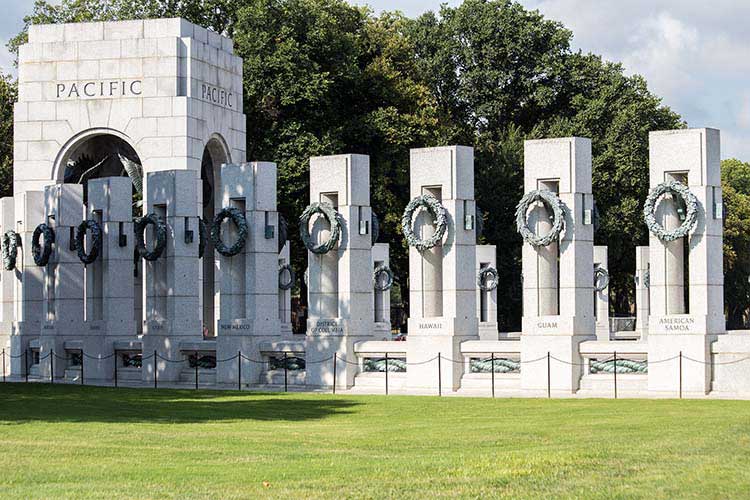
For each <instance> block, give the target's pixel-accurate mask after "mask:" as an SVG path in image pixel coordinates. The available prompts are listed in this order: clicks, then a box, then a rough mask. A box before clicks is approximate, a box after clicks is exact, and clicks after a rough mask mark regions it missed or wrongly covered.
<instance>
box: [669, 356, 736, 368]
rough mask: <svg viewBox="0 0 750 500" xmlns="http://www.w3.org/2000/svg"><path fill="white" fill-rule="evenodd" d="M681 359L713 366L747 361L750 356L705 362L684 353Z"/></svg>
mask: <svg viewBox="0 0 750 500" xmlns="http://www.w3.org/2000/svg"><path fill="white" fill-rule="evenodd" d="M682 359H687V360H688V361H692V362H694V363H699V364H702V365H714V366H715V365H734V364H736V363H739V362H741V361H747V360H748V359H750V356H747V357H745V358H740V359H735V360H733V361H722V362H716V361H709V362H706V361H701V360H700V359H693V358H691V357H689V356H686V355H684V354H683V355H682Z"/></svg>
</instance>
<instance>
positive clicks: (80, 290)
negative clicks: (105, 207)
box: [39, 184, 89, 378]
mask: <svg viewBox="0 0 750 500" xmlns="http://www.w3.org/2000/svg"><path fill="white" fill-rule="evenodd" d="M44 210H45V216H46V218H45V222H46V224H47V225H48V226H49V227H50V228H51V229H52V230H53V231H54V232H55V242H54V243H53V244H52V253H51V255H50V258H49V262H48V263H47V265H46V266H44V285H43V288H44V290H43V297H44V305H43V311H42V313H43V322H42V330H41V335H40V337H39V354H40V356H41V357H42V358H44V357H46V356H52V355H54V356H55V360H54V363H52V364H50V363H49V362H43V363H41V364H40V366H39V373H40V375H41V376H42V377H43V378H49V377H50V367H51V366H52V367H53V368H54V377H55V378H63V377H64V376H65V369H66V366H67V365H68V360H66V359H63V358H67V357H69V356H68V353H66V344H67V343H73V342H80V339H81V336H82V335H87V334H89V332H88V331H87V330H88V327H89V325H87V324H85V323H84V274H83V264H82V263H81V261H80V260H79V259H78V253H77V252H76V250H75V248H74V247H73V241H74V239H75V230H76V228H77V227H78V225H79V224H80V223H81V221H82V220H83V186H82V185H80V184H55V185H52V186H47V188H45V190H44ZM77 347H79V346H78V345H77Z"/></svg>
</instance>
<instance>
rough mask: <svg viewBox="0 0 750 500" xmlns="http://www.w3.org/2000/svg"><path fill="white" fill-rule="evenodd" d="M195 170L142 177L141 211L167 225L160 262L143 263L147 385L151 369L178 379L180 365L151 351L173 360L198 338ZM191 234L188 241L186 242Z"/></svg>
mask: <svg viewBox="0 0 750 500" xmlns="http://www.w3.org/2000/svg"><path fill="white" fill-rule="evenodd" d="M197 186H198V183H197V182H196V172H195V171H193V170H164V171H160V172H152V173H149V174H148V175H147V177H146V187H145V191H146V206H145V210H144V213H145V214H148V213H155V214H156V215H158V216H159V217H160V218H161V220H162V221H163V222H165V223H166V225H167V246H166V249H165V250H164V253H163V254H162V256H161V257H159V259H157V260H156V261H153V262H149V261H143V260H142V261H143V264H144V265H143V269H144V289H145V304H144V324H143V357H144V361H143V368H142V372H143V379H144V381H152V380H153V379H154V370H157V376H158V378H159V380H163V381H165V382H167V381H169V382H173V381H176V380H178V379H179V376H180V372H181V371H182V369H183V367H184V363H170V362H167V361H164V360H163V359H159V360H158V361H157V363H154V359H153V357H152V356H153V353H154V351H157V352H158V354H159V356H161V357H163V358H167V359H171V360H178V359H180V358H181V356H182V353H181V349H180V343H181V342H191V341H196V340H201V339H202V338H203V334H202V332H201V311H200V306H199V302H198V286H199V284H198V276H199V269H200V266H199V260H198V237H197V236H198V212H199V207H198V195H197V192H196V190H197ZM186 231H192V234H193V238H192V240H190V238H186ZM152 235H153V233H152V232H151V230H150V229H149V230H147V238H146V241H147V245H148V246H149V247H150V248H151V247H152V245H153V236H152Z"/></svg>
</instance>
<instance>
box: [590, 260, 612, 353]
mask: <svg viewBox="0 0 750 500" xmlns="http://www.w3.org/2000/svg"><path fill="white" fill-rule="evenodd" d="M597 268H602V269H604V270H605V271H607V273H609V264H608V263H607V247H605V246H595V247H594V272H596V269H597ZM594 276H595V277H596V274H594ZM596 285H597V284H596V283H594V315H595V316H594V317H595V318H596V340H602V341H605V342H606V341H608V340H609V335H610V327H609V284H608V285H607V286H606V287H604V289H603V290H601V291H597V290H596Z"/></svg>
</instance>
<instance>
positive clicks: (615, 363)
mask: <svg viewBox="0 0 750 500" xmlns="http://www.w3.org/2000/svg"><path fill="white" fill-rule="evenodd" d="M612 360H613V361H614V379H615V399H617V351H615V352H614V353H612Z"/></svg>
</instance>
